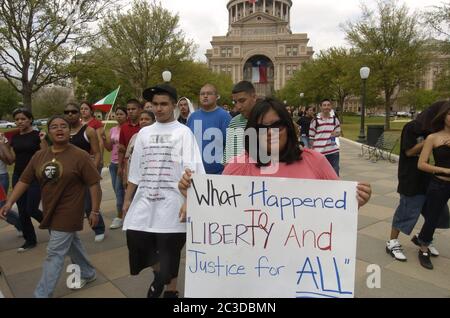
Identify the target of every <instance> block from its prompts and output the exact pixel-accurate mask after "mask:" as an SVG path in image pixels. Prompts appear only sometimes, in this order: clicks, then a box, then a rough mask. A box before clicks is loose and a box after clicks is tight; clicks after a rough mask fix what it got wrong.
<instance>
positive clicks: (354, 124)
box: [342, 116, 408, 155]
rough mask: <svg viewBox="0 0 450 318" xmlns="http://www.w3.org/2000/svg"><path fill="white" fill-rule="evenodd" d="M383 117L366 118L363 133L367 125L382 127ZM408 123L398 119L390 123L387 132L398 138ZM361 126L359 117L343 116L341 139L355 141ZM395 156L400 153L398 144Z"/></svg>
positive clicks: (398, 144)
mask: <svg viewBox="0 0 450 318" xmlns="http://www.w3.org/2000/svg"><path fill="white" fill-rule="evenodd" d="M384 120H385V118H384V117H366V120H365V121H366V123H365V124H366V128H365V132H366V134H367V126H368V125H384ZM407 122H408V119H406V118H405V119H400V120H395V121H391V129H390V130H389V131H388V132H387V133H389V134H393V135H396V136H398V137H399V138H400V135H401V133H402V129H403V127H404V126H405V125H406V123H407ZM360 125H361V117H360V116H345V117H344V123H343V124H342V132H343V137H345V138H348V139H350V140H354V141H357V140H358V136H359V130H360ZM394 153H395V154H397V155H398V154H399V153H400V143H397V146H396V147H395V149H394Z"/></svg>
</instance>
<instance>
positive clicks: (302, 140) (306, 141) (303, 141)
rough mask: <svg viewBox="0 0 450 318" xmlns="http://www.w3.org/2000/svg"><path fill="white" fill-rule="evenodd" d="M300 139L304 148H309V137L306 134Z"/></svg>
mask: <svg viewBox="0 0 450 318" xmlns="http://www.w3.org/2000/svg"><path fill="white" fill-rule="evenodd" d="M300 141H301V142H302V143H303V147H304V148H305V149H309V138H308V137H307V136H302V137H301V139H300Z"/></svg>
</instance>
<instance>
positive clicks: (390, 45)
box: [344, 0, 427, 129]
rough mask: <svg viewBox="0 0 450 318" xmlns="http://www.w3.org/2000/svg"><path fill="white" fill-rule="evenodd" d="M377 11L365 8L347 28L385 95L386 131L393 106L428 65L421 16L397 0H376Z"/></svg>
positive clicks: (372, 76)
mask: <svg viewBox="0 0 450 318" xmlns="http://www.w3.org/2000/svg"><path fill="white" fill-rule="evenodd" d="M377 7H378V9H377V12H376V13H374V12H373V11H370V10H369V9H368V7H366V6H363V8H362V9H363V17H362V19H361V20H360V21H358V22H355V23H353V22H348V23H347V25H346V26H345V27H344V30H345V31H346V33H347V40H348V41H349V43H350V44H352V45H353V46H354V47H355V49H356V50H358V52H359V53H360V54H361V55H362V56H363V57H364V59H365V60H366V62H367V64H368V65H367V66H369V67H370V68H371V69H372V75H371V81H375V82H376V83H377V86H378V88H379V90H380V91H382V92H383V95H384V96H383V97H384V105H385V110H386V129H390V121H389V117H390V111H391V107H392V105H393V103H394V101H395V99H396V97H397V95H398V93H399V92H400V91H401V90H402V89H407V88H409V87H410V86H411V85H414V84H415V79H416V78H418V77H420V75H421V72H422V70H423V68H424V66H425V65H426V63H427V54H426V51H425V50H424V37H423V35H421V34H420V32H419V30H418V29H419V22H418V16H417V15H416V14H412V15H411V14H410V13H409V11H408V8H407V7H406V6H405V5H403V6H398V5H397V1H396V0H385V1H381V0H378V1H377Z"/></svg>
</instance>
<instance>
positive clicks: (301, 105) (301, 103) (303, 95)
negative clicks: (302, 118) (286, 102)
mask: <svg viewBox="0 0 450 318" xmlns="http://www.w3.org/2000/svg"><path fill="white" fill-rule="evenodd" d="M303 98H305V93H300V107H303Z"/></svg>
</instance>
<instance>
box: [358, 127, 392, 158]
mask: <svg viewBox="0 0 450 318" xmlns="http://www.w3.org/2000/svg"><path fill="white" fill-rule="evenodd" d="M399 139H400V138H399V137H398V136H397V135H395V134H392V133H383V134H382V135H381V136H380V138H378V140H377V142H376V143H375V145H374V146H371V145H361V155H360V156H361V157H367V159H368V160H371V161H372V162H377V161H378V160H380V159H383V160H389V162H392V163H394V162H395V159H394V158H393V156H392V152H393V151H394V148H395V146H396V145H397V143H398V141H399Z"/></svg>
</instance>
